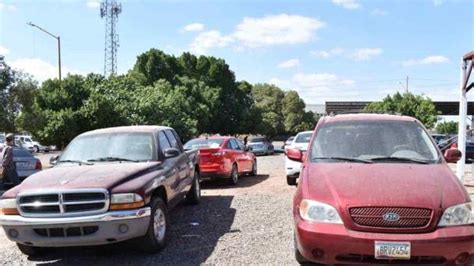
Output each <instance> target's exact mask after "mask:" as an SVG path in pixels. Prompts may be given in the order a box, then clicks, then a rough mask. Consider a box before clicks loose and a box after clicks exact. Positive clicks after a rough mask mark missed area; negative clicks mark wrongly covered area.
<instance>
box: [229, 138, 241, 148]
mask: <svg viewBox="0 0 474 266" xmlns="http://www.w3.org/2000/svg"><path fill="white" fill-rule="evenodd" d="M230 145H231V147H232V149H233V150H240V146H239V143H237V141H236V140H235V139H231V140H230Z"/></svg>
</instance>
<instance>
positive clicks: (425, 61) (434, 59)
mask: <svg viewBox="0 0 474 266" xmlns="http://www.w3.org/2000/svg"><path fill="white" fill-rule="evenodd" d="M447 62H449V58H447V57H446V56H443V55H430V56H427V57H425V58H422V59H410V60H406V61H404V62H402V65H403V66H414V65H431V64H441V63H447Z"/></svg>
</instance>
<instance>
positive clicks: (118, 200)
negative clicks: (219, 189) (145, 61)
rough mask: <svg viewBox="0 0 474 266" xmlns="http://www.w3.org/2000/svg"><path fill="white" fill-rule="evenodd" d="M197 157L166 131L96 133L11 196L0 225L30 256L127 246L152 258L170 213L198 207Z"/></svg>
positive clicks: (0, 210)
mask: <svg viewBox="0 0 474 266" xmlns="http://www.w3.org/2000/svg"><path fill="white" fill-rule="evenodd" d="M198 157H199V152H198V151H197V150H187V151H184V149H183V147H182V143H181V141H180V139H179V137H178V135H177V134H176V132H175V131H174V130H173V129H172V128H169V127H161V126H130V127H115V128H106V129H99V130H94V131H90V132H86V133H83V134H81V135H79V136H77V137H76V138H75V139H74V140H72V141H71V143H70V144H69V145H68V147H67V148H66V149H65V150H64V152H63V153H62V154H61V155H60V156H56V157H53V158H51V163H52V164H53V165H54V166H53V167H52V168H50V169H47V170H44V171H42V172H39V173H37V174H34V175H32V176H30V177H29V178H27V179H26V180H25V181H24V182H23V183H21V184H20V185H18V186H16V187H14V188H12V189H10V190H8V191H6V192H5V193H4V194H3V195H2V197H1V200H0V225H1V226H2V227H3V229H4V231H5V233H6V235H7V237H8V238H9V239H10V240H11V241H14V242H16V243H17V246H18V248H19V249H20V250H21V251H22V252H23V253H24V254H26V255H30V256H32V255H37V254H40V253H42V252H44V251H46V250H48V249H50V248H54V247H64V246H93V245H104V244H109V243H116V242H120V241H125V240H131V241H136V246H138V247H139V248H140V249H141V250H143V251H145V252H149V253H155V252H158V251H159V250H161V249H162V248H163V247H164V245H165V242H166V239H167V232H168V227H169V222H168V212H169V211H170V210H171V209H172V208H173V207H174V206H176V205H177V204H178V203H179V202H180V201H181V200H186V201H187V202H188V203H190V204H197V203H199V200H200V197H201V191H200V186H199V179H200V178H199V177H200V174H199V173H200V172H199V158H198Z"/></svg>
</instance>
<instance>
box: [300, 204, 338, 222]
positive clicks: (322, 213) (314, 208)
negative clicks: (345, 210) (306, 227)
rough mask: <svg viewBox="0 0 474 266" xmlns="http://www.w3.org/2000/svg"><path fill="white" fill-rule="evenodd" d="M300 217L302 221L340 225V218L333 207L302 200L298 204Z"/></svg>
mask: <svg viewBox="0 0 474 266" xmlns="http://www.w3.org/2000/svg"><path fill="white" fill-rule="evenodd" d="M300 216H301V218H303V219H304V220H307V221H312V222H320V223H332V224H342V220H341V217H340V216H339V213H338V212H337V210H336V208H334V207H333V206H331V205H329V204H326V203H322V202H319V201H314V200H307V199H304V200H302V201H301V203H300Z"/></svg>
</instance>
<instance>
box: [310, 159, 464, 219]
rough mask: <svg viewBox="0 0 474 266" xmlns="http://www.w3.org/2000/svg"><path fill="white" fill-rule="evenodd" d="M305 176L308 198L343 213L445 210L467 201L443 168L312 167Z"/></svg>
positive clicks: (380, 165) (387, 165) (401, 165)
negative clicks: (394, 208) (388, 209)
mask: <svg viewBox="0 0 474 266" xmlns="http://www.w3.org/2000/svg"><path fill="white" fill-rule="evenodd" d="M306 174H309V177H308V187H307V189H308V192H309V196H310V197H311V198H313V199H315V200H320V201H323V202H327V203H329V204H331V205H333V206H337V207H338V208H340V209H344V210H347V209H348V208H350V207H355V206H359V207H362V206H398V207H419V208H430V209H433V210H444V209H445V208H447V207H449V206H452V205H455V204H460V203H464V202H466V201H468V200H469V198H468V194H467V192H466V190H465V189H464V187H463V186H462V185H461V183H460V182H459V181H458V179H457V178H456V176H455V175H454V174H453V172H452V171H451V170H450V169H449V167H448V166H447V165H446V164H407V163H374V164H362V163H312V164H309V166H307V169H306Z"/></svg>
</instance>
